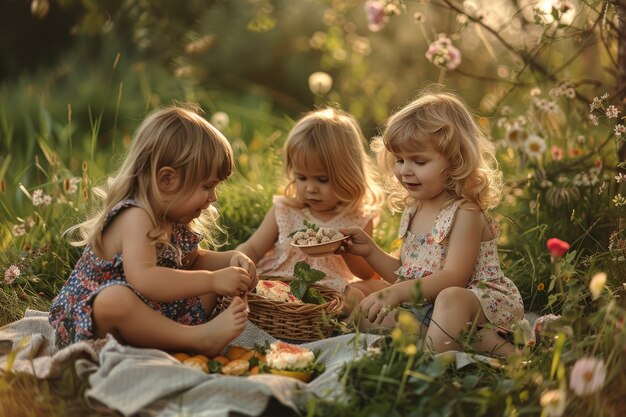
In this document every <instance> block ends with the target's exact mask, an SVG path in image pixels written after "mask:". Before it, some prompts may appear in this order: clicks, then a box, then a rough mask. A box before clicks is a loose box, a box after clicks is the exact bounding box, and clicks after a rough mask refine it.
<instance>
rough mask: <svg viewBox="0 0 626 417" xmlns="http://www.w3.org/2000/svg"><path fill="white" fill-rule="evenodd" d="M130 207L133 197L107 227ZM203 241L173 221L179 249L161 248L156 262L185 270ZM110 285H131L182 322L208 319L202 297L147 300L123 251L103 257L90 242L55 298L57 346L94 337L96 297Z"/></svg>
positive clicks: (123, 203)
mask: <svg viewBox="0 0 626 417" xmlns="http://www.w3.org/2000/svg"><path fill="white" fill-rule="evenodd" d="M131 206H139V204H138V203H137V201H135V200H134V199H126V200H123V201H121V202H119V203H118V204H117V205H116V206H115V207H113V209H112V210H111V211H110V212H109V213H108V214H107V217H106V219H105V223H104V227H106V226H107V225H108V224H109V223H110V222H111V220H112V219H113V218H114V217H115V216H116V215H117V214H118V213H119V212H120V211H121V210H123V209H125V208H127V207H131ZM200 240H201V239H200V236H199V235H198V234H196V233H194V232H192V231H190V230H189V229H188V228H187V226H186V225H183V224H174V225H173V230H172V237H171V243H172V246H173V247H174V248H177V249H178V250H172V249H171V248H167V249H165V250H164V251H162V253H161V254H160V255H159V257H158V259H157V265H158V266H162V267H167V268H174V269H183V266H182V261H181V260H182V258H183V257H184V256H185V255H187V254H189V253H191V252H192V251H194V250H195V249H196V248H197V247H198V243H199V242H200ZM111 285H125V286H127V287H129V288H131V289H132V290H133V291H134V292H135V293H136V294H137V296H138V297H139V298H141V300H143V302H145V303H146V304H147V305H149V306H150V307H151V308H153V309H154V310H156V311H158V312H159V313H161V314H162V315H164V316H166V317H168V318H170V319H172V320H174V321H177V322H179V323H181V324H186V325H196V324H201V323H204V322H206V314H205V311H204V308H203V307H202V303H201V302H200V298H199V297H192V298H188V299H185V300H179V301H173V302H167V303H162V302H157V301H151V300H148V299H146V298H145V297H144V296H143V295H142V294H140V293H139V292H137V290H135V289H134V288H133V287H132V285H131V284H129V283H128V281H126V277H125V275H124V266H123V259H122V254H117V255H115V257H114V258H113V259H112V260H107V259H102V258H100V257H98V256H97V255H96V254H95V253H94V251H93V248H92V245H91V244H89V245H87V247H85V250H84V252H83V254H82V256H81V258H80V259H79V260H78V262H77V263H76V266H75V267H74V270H73V271H72V273H71V275H70V277H69V278H68V280H67V281H66V282H65V284H64V285H63V287H62V288H61V291H60V292H59V294H58V295H57V296H56V297H55V298H54V300H53V301H52V307H51V308H50V315H49V319H48V320H49V321H50V324H51V325H52V327H53V328H54V329H55V334H56V345H57V346H58V347H59V348H62V347H65V346H67V345H70V344H72V343H75V342H78V341H81V340H85V339H92V338H93V318H92V316H91V312H92V303H93V299H94V297H95V296H96V295H97V294H98V293H99V292H100V291H102V290H103V289H104V288H107V287H110V286H111Z"/></svg>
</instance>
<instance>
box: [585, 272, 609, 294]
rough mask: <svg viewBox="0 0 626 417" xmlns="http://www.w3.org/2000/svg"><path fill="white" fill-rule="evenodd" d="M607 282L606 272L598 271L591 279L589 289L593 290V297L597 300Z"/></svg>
mask: <svg viewBox="0 0 626 417" xmlns="http://www.w3.org/2000/svg"><path fill="white" fill-rule="evenodd" d="M605 284H606V273H604V272H598V273H596V274H595V275H594V276H593V278H591V281H589V291H591V298H593V299H594V300H597V299H598V297H600V294H601V293H602V290H603V289H604V285H605Z"/></svg>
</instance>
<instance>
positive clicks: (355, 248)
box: [339, 227, 400, 283]
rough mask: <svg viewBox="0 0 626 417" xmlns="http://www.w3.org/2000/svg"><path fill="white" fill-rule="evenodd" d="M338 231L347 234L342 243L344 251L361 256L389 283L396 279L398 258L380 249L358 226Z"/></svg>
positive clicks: (398, 265)
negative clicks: (345, 239)
mask: <svg viewBox="0 0 626 417" xmlns="http://www.w3.org/2000/svg"><path fill="white" fill-rule="evenodd" d="M339 231H340V232H341V233H343V234H344V235H346V236H349V239H348V240H347V242H346V243H345V244H344V245H343V248H344V249H345V250H346V252H348V253H350V254H352V255H356V256H361V257H362V258H363V259H364V260H365V261H366V262H367V264H368V265H369V266H370V267H372V269H373V270H374V271H375V272H377V273H378V275H380V276H381V277H382V278H383V279H384V280H385V281H387V282H389V283H394V282H395V281H396V278H397V277H396V273H395V271H396V270H397V269H398V268H400V259H398V258H396V257H395V256H392V255H390V254H388V253H387V252H385V251H384V250H382V249H381V248H380V247H379V246H378V245H377V244H376V242H374V240H373V239H372V237H371V236H370V235H368V234H367V233H366V232H365V231H364V230H363V229H361V228H360V227H346V228H344V229H339Z"/></svg>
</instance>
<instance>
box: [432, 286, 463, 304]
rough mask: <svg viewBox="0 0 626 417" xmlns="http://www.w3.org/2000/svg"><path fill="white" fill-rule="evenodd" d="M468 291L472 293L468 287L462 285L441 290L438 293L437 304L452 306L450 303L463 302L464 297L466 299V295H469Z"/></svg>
mask: <svg viewBox="0 0 626 417" xmlns="http://www.w3.org/2000/svg"><path fill="white" fill-rule="evenodd" d="M468 292H470V293H471V291H469V290H468V289H467V288H461V287H448V288H444V289H443V290H441V291H440V292H439V294H438V295H437V298H435V306H437V305H441V306H444V305H445V306H450V305H455V304H458V303H459V302H462V301H463V299H465V297H467V293H468Z"/></svg>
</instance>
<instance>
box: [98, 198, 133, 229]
mask: <svg viewBox="0 0 626 417" xmlns="http://www.w3.org/2000/svg"><path fill="white" fill-rule="evenodd" d="M127 207H141V204H139V202H138V201H137V200H135V199H134V198H125V199H124V200H122V201H120V202H119V203H117V204H116V205H114V206H113V208H112V209H111V210H109V212H108V213H107V215H106V217H105V218H104V225H103V226H106V225H107V224H109V222H110V221H111V220H112V219H113V218H114V217H115V216H116V215H117V213H119V212H120V211H122V210H123V209H125V208H127Z"/></svg>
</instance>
